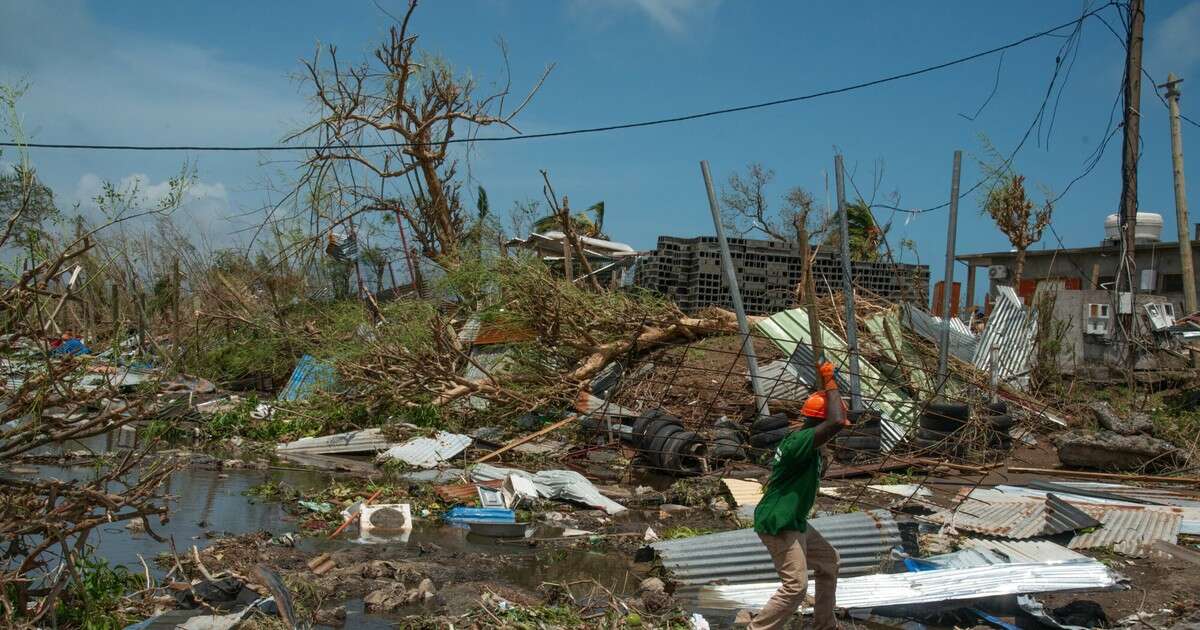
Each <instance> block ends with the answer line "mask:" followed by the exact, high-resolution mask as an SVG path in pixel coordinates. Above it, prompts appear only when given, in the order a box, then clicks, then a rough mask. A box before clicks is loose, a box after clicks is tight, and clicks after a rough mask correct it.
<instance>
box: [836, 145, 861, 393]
mask: <svg viewBox="0 0 1200 630" xmlns="http://www.w3.org/2000/svg"><path fill="white" fill-rule="evenodd" d="M833 168H834V176H835V180H836V182H837V204H838V217H840V219H841V224H842V225H841V227H842V298H843V299H844V300H845V302H846V350H847V351H848V354H849V357H850V411H852V412H857V411H862V390H861V387H860V384H859V379H858V374H859V371H858V323H857V320H856V319H855V317H854V281H853V279H852V278H851V276H850V268H851V264H850V220H849V217H847V216H846V214H847V212H846V173H845V168H844V167H843V166H842V156H841V155H835V156H833Z"/></svg>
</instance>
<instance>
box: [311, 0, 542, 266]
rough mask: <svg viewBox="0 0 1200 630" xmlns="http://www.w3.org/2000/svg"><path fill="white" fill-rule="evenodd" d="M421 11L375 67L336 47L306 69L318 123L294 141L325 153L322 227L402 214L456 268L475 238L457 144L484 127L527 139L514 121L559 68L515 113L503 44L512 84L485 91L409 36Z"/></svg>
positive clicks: (318, 201)
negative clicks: (365, 215)
mask: <svg viewBox="0 0 1200 630" xmlns="http://www.w3.org/2000/svg"><path fill="white" fill-rule="evenodd" d="M416 8H417V1H416V0H410V2H409V3H408V9H407V11H406V12H405V14H404V16H403V17H402V18H401V19H399V20H398V21H397V22H398V23H397V24H395V25H393V26H392V27H391V28H390V30H389V31H388V37H387V39H386V40H384V41H383V43H381V44H380V45H379V46H378V47H377V48H376V49H375V51H374V55H373V56H372V57H371V58H370V59H368V60H365V61H363V62H361V63H357V64H349V65H347V64H346V63H344V62H343V61H342V60H340V59H339V57H338V52H337V48H336V47H334V46H330V47H329V48H328V50H327V54H326V55H324V56H322V55H321V51H320V50H318V52H317V54H316V55H315V56H314V57H313V59H312V60H311V61H309V62H306V64H305V67H306V70H307V79H308V81H309V82H310V83H311V85H312V87H313V93H314V97H315V100H316V103H317V106H318V108H319V111H320V118H319V119H318V120H317V121H316V122H313V123H312V124H311V125H309V126H308V127H306V128H305V129H303V130H302V131H300V132H299V133H297V134H295V135H294V136H293V139H304V140H305V141H306V142H308V143H310V144H312V143H314V142H313V141H314V140H315V144H316V145H318V146H319V148H317V149H314V150H312V151H311V152H310V153H309V155H308V158H307V162H306V164H307V166H308V167H309V168H308V171H307V173H306V174H305V175H304V176H303V177H302V180H301V187H306V188H307V190H309V191H310V199H312V200H313V203H312V206H313V210H314V212H315V213H316V214H317V215H318V216H317V217H315V219H316V220H317V221H318V222H319V223H323V224H324V226H328V225H331V224H332V225H337V224H339V223H341V222H342V221H346V220H347V219H348V217H352V216H354V215H355V214H357V213H362V212H382V213H386V214H389V215H395V216H397V217H399V218H400V219H401V220H402V221H403V222H404V224H406V225H407V227H408V229H409V230H410V231H411V233H412V234H413V236H414V237H415V239H416V242H417V244H418V245H419V247H420V249H421V250H422V253H423V254H424V255H425V256H426V257H428V258H431V259H433V260H436V261H438V262H439V263H440V264H442V266H444V267H447V268H451V267H454V266H456V265H457V263H458V250H459V248H460V246H461V245H462V244H463V242H464V238H465V236H466V234H465V233H466V232H467V227H466V226H467V218H466V217H465V213H464V210H463V207H462V199H461V196H460V187H461V182H460V181H459V179H458V178H457V170H456V167H457V160H456V157H455V156H456V153H455V152H454V150H453V147H452V145H453V144H455V143H458V142H464V141H469V139H470V136H471V134H473V133H475V132H476V131H478V129H480V128H481V127H486V126H492V125H496V126H500V127H505V128H507V129H510V130H512V131H514V132H518V133H519V130H518V129H517V128H516V126H515V125H514V122H513V121H514V119H515V117H516V116H517V115H518V114H519V113H520V112H521V110H522V109H524V108H525V106H526V105H527V104H528V103H529V102H530V100H531V99H532V98H533V95H534V94H535V93H536V92H537V90H538V88H539V87H540V86H541V84H542V82H543V81H544V80H545V78H546V76H547V74H549V72H550V69H551V68H547V69H546V71H545V72H543V73H542V75H541V76H540V78H539V79H538V80H537V81H536V82H535V83H534V84H533V87H532V88H531V89H530V90H529V92H528V93H527V94H526V96H525V97H524V98H523V99H522V100H521V101H520V102H519V103H518V104H517V106H516V107H512V108H509V107H508V106H507V105H508V104H507V103H506V99H508V97H509V94H510V87H511V77H510V76H508V71H507V67H508V64H507V60H508V57H507V52H506V49H505V46H504V44H503V43H501V44H500V56H501V59H502V60H503V63H504V66H505V75H506V76H505V78H504V81H503V83H502V84H501V85H499V86H498V87H497V88H495V89H493V90H491V91H489V92H488V93H487V94H481V93H480V90H479V86H478V84H477V83H476V81H475V79H473V78H471V77H470V75H467V74H461V73H458V72H456V71H455V70H454V68H452V67H451V66H450V64H449V63H447V62H446V61H444V60H442V59H440V58H438V57H437V56H435V55H432V54H429V53H426V52H424V51H422V50H421V49H420V48H418V47H417V39H418V36H417V35H416V34H415V33H413V32H412V31H411V30H410V26H411V24H410V22H411V20H412V17H413V13H414V11H415V10H416ZM364 145H370V146H364ZM322 215H325V216H322ZM324 226H322V228H321V229H324ZM403 228H404V226H401V229H403Z"/></svg>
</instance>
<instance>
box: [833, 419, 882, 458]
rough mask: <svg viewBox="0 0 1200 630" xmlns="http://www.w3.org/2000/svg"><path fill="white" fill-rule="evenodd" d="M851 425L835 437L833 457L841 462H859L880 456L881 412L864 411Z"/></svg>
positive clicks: (852, 420)
mask: <svg viewBox="0 0 1200 630" xmlns="http://www.w3.org/2000/svg"><path fill="white" fill-rule="evenodd" d="M850 422H851V424H850V426H849V427H847V428H845V429H842V431H841V433H838V434H837V435H836V436H834V438H833V457H834V459H836V460H838V461H839V462H845V463H850V462H857V461H863V460H869V459H874V458H876V457H878V456H879V452H880V448H879V423H880V422H881V419H880V417H879V414H877V413H874V412H862V415H860V416H859V417H858V418H851V419H850Z"/></svg>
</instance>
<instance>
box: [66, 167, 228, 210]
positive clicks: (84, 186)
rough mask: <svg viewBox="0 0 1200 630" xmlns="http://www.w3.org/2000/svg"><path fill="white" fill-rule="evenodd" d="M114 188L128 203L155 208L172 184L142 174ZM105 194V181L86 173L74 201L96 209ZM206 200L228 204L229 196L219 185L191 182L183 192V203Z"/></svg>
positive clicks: (169, 190)
mask: <svg viewBox="0 0 1200 630" xmlns="http://www.w3.org/2000/svg"><path fill="white" fill-rule="evenodd" d="M113 187H114V188H116V190H117V191H118V192H119V193H120V194H121V195H122V196H123V197H125V198H126V199H127V200H128V201H130V202H131V203H134V204H136V205H138V206H141V207H146V208H150V207H154V206H158V205H160V204H162V203H163V201H165V200H166V199H167V196H168V195H169V194H171V182H170V181H168V180H162V181H159V182H155V181H153V180H151V179H150V176H149V175H146V174H145V173H132V174H130V175H126V176H125V177H122V178H121V180H120V181H118V182H114V183H113ZM103 193H104V180H103V179H102V178H101V177H100V176H99V175H97V174H95V173H85V174H84V175H83V176H81V177H80V178H79V183H78V184H77V185H76V186H75V195H74V201H76V202H78V203H79V204H80V206H84V207H95V206H96V205H97V204H96V201H95V200H96V197H99V196H100V195H102V194H103ZM201 199H207V200H222V201H228V199H229V193H228V191H226V190H225V184H223V183H221V182H216V183H211V184H210V183H207V182H202V181H194V182H191V183H188V184H186V185H185V187H184V189H183V200H182V201H183V203H189V202H192V201H198V200H201Z"/></svg>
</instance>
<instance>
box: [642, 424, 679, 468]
mask: <svg viewBox="0 0 1200 630" xmlns="http://www.w3.org/2000/svg"><path fill="white" fill-rule="evenodd" d="M681 432H683V427H681V426H679V425H677V424H668V425H664V426H663V428H661V429H659V430H658V432H657V433H656V434H655V435H654V437H652V438H650V440H649V442H648V444H647V445H646V448H645V449H644V450H643V451H642V453H641V455H642V457H643V458H645V459H646V460H647V461H649V462H650V463H651V464H653V465H654V466H658V465H659V464H660V463H661V462H662V456H663V448H664V447H666V445H667V439H668V438H670V437H671V436H672V435H675V434H676V433H681Z"/></svg>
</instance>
